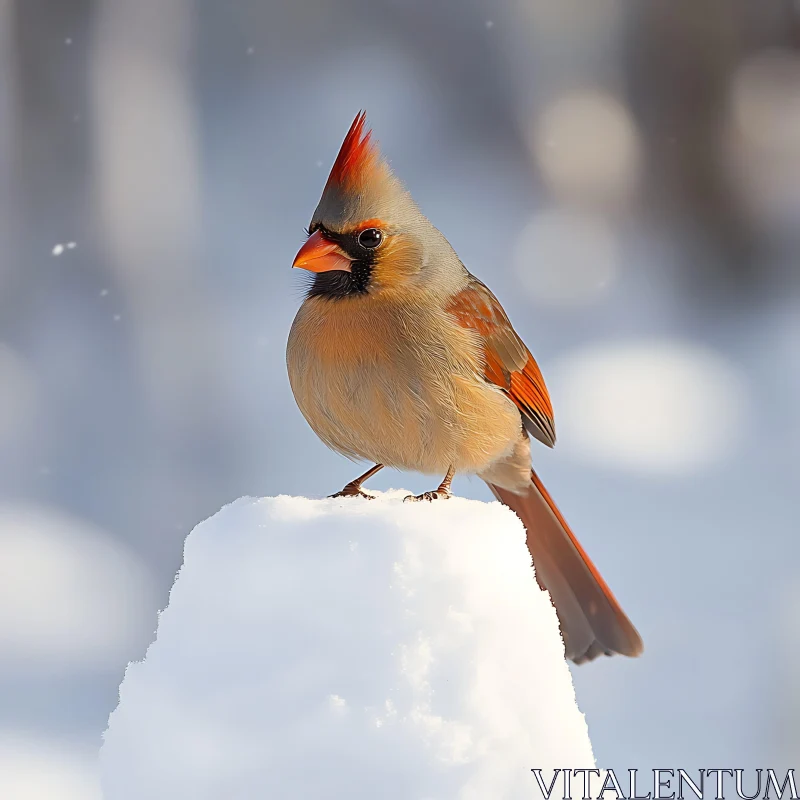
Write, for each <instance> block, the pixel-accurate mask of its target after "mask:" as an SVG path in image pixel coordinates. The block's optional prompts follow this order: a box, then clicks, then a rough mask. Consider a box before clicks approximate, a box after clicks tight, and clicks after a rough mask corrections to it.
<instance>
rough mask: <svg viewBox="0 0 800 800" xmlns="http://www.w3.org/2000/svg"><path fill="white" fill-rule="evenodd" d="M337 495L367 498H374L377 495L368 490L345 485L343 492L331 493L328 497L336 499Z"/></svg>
mask: <svg viewBox="0 0 800 800" xmlns="http://www.w3.org/2000/svg"><path fill="white" fill-rule="evenodd" d="M337 497H363V498H364V499H365V500H374V499H375V496H374V495H371V494H367V493H366V492H363V491H361V489H356V488H350V487H348V486H345V487H344V489H342V491H341V492H336V494H329V495H328V499H329V500H334V499H335V498H337Z"/></svg>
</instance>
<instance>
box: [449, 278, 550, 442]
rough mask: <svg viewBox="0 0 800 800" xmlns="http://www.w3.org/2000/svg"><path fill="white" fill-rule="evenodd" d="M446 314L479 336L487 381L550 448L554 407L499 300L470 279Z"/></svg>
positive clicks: (536, 369)
mask: <svg viewBox="0 0 800 800" xmlns="http://www.w3.org/2000/svg"><path fill="white" fill-rule="evenodd" d="M447 311H448V312H449V313H450V314H452V315H453V316H454V317H455V318H456V320H457V321H458V324H459V325H461V326H462V327H464V328H468V329H469V330H473V331H475V332H476V333H477V334H478V335H479V336H480V338H481V343H482V345H483V354H484V377H485V378H486V380H487V381H489V383H493V384H494V385H495V386H498V387H499V388H500V389H502V390H503V391H504V392H506V394H507V395H508V396H509V397H510V398H511V399H512V400H513V401H514V402H515V403H516V405H517V407H518V408H519V410H520V411H521V412H522V417H523V422H524V424H525V428H526V429H527V430H528V432H529V433H530V434H531V435H533V436H535V437H536V438H537V439H538V440H539V441H540V442H543V443H544V444H546V445H547V446H548V447H552V446H553V445H554V444H555V441H556V433H555V426H554V424H553V407H552V405H551V403H550V395H549V394H548V393H547V387H546V386H545V383H544V378H543V377H542V373H541V371H540V370H539V366H538V364H537V363H536V361H535V360H534V358H533V356H532V355H531V353H530V351H529V350H528V348H527V347H525V345H524V344H523V342H522V340H521V339H520V338H519V336H518V335H517V333H516V331H515V330H514V329H513V328H512V327H511V323H510V322H509V319H508V317H507V316H506V312H505V311H503V307H502V306H501V305H500V302H499V300H498V299H497V298H496V297H495V296H494V295H493V294H492V293H491V292H490V291H489V289H487V288H486V286H484V285H483V284H482V283H481V282H480V281H479V280H478V279H477V278H474V277H472V278H471V279H470V283H469V285H468V286H467V288H466V289H463V290H462V291H461V292H459V293H458V294H457V295H456V296H455V297H454V298H453V299H452V300H451V301H450V304H449V305H448V307H447Z"/></svg>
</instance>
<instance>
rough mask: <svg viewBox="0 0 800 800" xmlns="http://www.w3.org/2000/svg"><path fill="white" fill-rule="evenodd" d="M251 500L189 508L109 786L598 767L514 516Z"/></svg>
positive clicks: (532, 789) (515, 784) (380, 504)
mask: <svg viewBox="0 0 800 800" xmlns="http://www.w3.org/2000/svg"><path fill="white" fill-rule="evenodd" d="M405 494H407V493H406V492H397V491H392V492H388V493H385V494H382V495H380V496H379V497H378V499H376V500H373V501H367V500H363V499H352V498H347V499H337V500H307V499H305V498H296V497H276V498H265V499H262V500H255V499H250V498H244V499H241V500H238V501H236V502H235V503H233V504H231V505H229V506H226V507H225V508H223V509H222V511H220V512H219V513H218V514H216V515H215V516H214V517H212V518H211V519H209V520H207V521H206V522H203V523H201V524H200V525H198V526H197V527H196V528H195V530H194V531H193V532H192V533H191V534H190V536H189V537H188V539H187V541H186V547H185V552H184V565H183V567H182V569H181V571H180V573H179V575H178V578H177V580H176V582H175V586H174V587H173V589H172V593H171V595H170V601H169V606H168V608H167V609H166V610H165V611H164V612H163V613H162V615H161V617H160V620H159V625H158V635H157V639H156V641H155V642H154V643H153V644H152V645H151V647H150V649H149V650H148V652H147V656H146V658H145V660H144V661H143V662H139V663H135V664H131V665H130V666H129V668H128V671H127V673H126V676H125V680H124V682H123V684H122V687H121V690H120V703H119V706H118V707H117V710H116V711H115V712H114V713H113V714H112V715H111V719H110V722H109V727H108V731H107V732H106V736H105V742H104V745H103V748H102V751H101V771H102V780H103V788H104V797H105V800H133V799H134V798H136V800H140V799H141V798H148V800H162V799H163V800H167V799H169V800H175V798H179V797H186V798H192V800H223V799H224V800H251V798H252V799H253V800H255V799H256V798H259V800H260V798H274V799H275V800H293V799H294V798H298V800H300V799H301V798H302V799H303V800H305V799H306V798H308V800H325V799H326V798H331V799H333V798H337V799H338V798H346V799H347V800H360V799H361V798H363V799H364V800H367V799H369V800H374V799H375V798H378V797H380V798H387V799H388V800H395V799H396V800H433V799H434V798H437V799H441V800H451V799H453V798H459V800H488V798H491V800H501V799H502V800H514V799H515V798H532V797H538V796H540V795H539V791H538V788H537V786H536V782H535V778H534V776H533V774H532V773H531V769H532V768H534V767H540V768H542V769H543V770H545V772H544V775H545V776H548V775H549V774H552V773H550V772H549V770H551V769H553V768H555V767H562V768H563V767H570V768H583V767H594V758H593V755H592V748H591V744H590V742H589V737H588V733H587V728H586V723H585V721H584V718H583V715H582V714H581V713H580V711H579V710H578V708H577V705H576V703H575V695H574V692H573V688H572V682H571V677H570V673H569V670H568V668H567V665H566V663H565V661H564V657H563V644H562V642H561V637H560V634H559V631H558V624H557V620H556V615H555V612H554V610H553V608H552V606H551V604H550V601H549V598H548V596H547V594H545V593H543V592H542V591H540V590H539V588H538V586H537V585H536V583H535V581H534V578H533V574H532V569H531V565H530V558H529V556H528V551H527V549H526V547H525V541H524V533H523V529H522V525H521V523H520V522H519V520H518V519H517V518H516V516H514V515H513V514H512V513H511V512H510V511H508V510H507V509H505V508H503V507H502V506H501V505H499V504H498V503H492V504H486V503H480V502H477V501H471V500H464V499H460V498H454V499H452V500H449V501H447V502H442V501H438V502H435V503H432V504H431V503H424V504H423V503H419V504H411V503H403V502H402V497H403V496H404V495H405Z"/></svg>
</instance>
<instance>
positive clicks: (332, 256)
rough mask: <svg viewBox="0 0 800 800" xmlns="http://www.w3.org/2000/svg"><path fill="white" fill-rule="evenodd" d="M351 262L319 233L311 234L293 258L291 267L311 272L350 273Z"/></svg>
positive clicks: (335, 245) (337, 246)
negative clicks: (340, 271) (338, 271)
mask: <svg viewBox="0 0 800 800" xmlns="http://www.w3.org/2000/svg"><path fill="white" fill-rule="evenodd" d="M351 263H352V262H351V260H350V259H349V258H348V257H347V255H345V253H344V251H343V250H342V249H341V248H340V247H339V245H338V244H335V243H334V242H330V241H328V240H327V239H326V238H325V237H324V236H323V235H322V233H320V231H317V232H316V233H312V234H311V236H309V237H308V241H307V242H306V243H305V244H304V245H303V246H302V247H301V248H300V250H299V251H298V253H297V255H296V256H295V257H294V263H293V264H292V266H293V267H300V268H301V269H307V270H309V271H311V272H330V271H331V270H344V271H345V272H350V265H351Z"/></svg>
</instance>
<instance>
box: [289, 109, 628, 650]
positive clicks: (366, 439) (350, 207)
mask: <svg viewBox="0 0 800 800" xmlns="http://www.w3.org/2000/svg"><path fill="white" fill-rule="evenodd" d="M293 266H295V267H301V268H303V269H305V270H309V271H310V272H311V273H313V279H312V282H311V283H310V285H309V289H308V292H307V296H306V298H305V301H304V302H303V304H302V306H301V307H300V310H299V311H298V313H297V316H296V317H295V320H294V323H293V325H292V329H291V333H290V334H289V342H288V347H287V364H288V369H289V380H290V383H291V386H292V391H293V392H294V396H295V399H296V401H297V405H298V406H299V408H300V411H301V412H302V414H303V416H304V417H305V418H306V420H307V421H308V423H309V425H310V426H311V427H312V428H313V430H314V431H315V433H316V434H317V436H319V438H320V439H322V441H323V442H325V444H327V445H328V446H329V447H331V448H333V449H334V450H336V451H338V452H339V453H342V454H344V455H345V456H348V457H350V458H352V459H356V460H366V461H368V462H371V463H373V464H374V466H373V467H372V468H371V469H369V470H368V471H367V472H366V473H364V474H363V475H361V476H360V477H358V478H356V479H355V480H353V481H352V482H350V483H349V484H347V486H345V487H344V489H342V491H341V492H339V493H338V494H337V495H334V497H336V496H344V497H357V496H368V495H366V494H365V493H364V492H363V491H362V488H361V487H362V484H363V483H364V481H366V480H367V479H368V478H369V477H371V476H372V475H374V474H375V473H376V472H377V471H378V470H380V469H381V468H382V467H384V466H388V467H395V468H397V469H405V470H414V471H418V472H423V473H428V474H436V475H443V476H444V478H443V479H442V482H441V484H440V485H439V487H438V488H437V489H435V490H433V491H430V492H425V493H424V494H422V495H419V496H418V497H415V498H407V499H414V500H436V499H445V498H448V497H450V484H451V481H452V480H453V476H454V475H455V474H456V473H457V472H460V473H468V474H469V473H471V474H477V475H478V476H480V477H481V478H482V479H483V480H484V481H486V483H487V484H488V485H489V488H490V489H491V490H492V492H494V494H495V496H496V497H497V499H498V500H500V502H501V503H504V504H505V505H506V506H508V507H509V508H510V509H512V510H513V511H514V512H515V513H516V514H517V515H518V516H519V517H520V519H521V520H522V522H523V523H524V524H525V528H526V530H527V544H528V549H529V550H530V554H531V557H532V559H533V564H534V568H535V574H536V578H537V580H538V582H539V585H540V586H541V587H542V588H543V589H546V590H547V591H548V592H549V593H550V597H551V599H552V602H553V604H554V606H555V608H556V612H557V614H558V617H559V621H560V624H561V632H562V636H563V638H564V643H565V650H566V655H567V657H568V658H570V659H571V660H572V661H574V662H576V663H582V662H584V661H590V660H592V659H594V658H596V657H597V656H599V655H602V654H605V655H612V654H614V653H621V654H623V655H626V656H638V655H639V654H640V653H641V652H642V640H641V638H640V637H639V634H638V633H637V631H636V629H635V628H634V627H633V625H632V624H631V622H630V620H629V619H628V617H627V616H626V615H625V613H624V612H623V611H622V609H621V608H620V606H619V604H618V603H617V601H616V599H615V598H614V595H613V594H611V591H610V590H609V588H608V586H607V585H606V583H605V581H604V580H603V579H602V577H600V573H599V572H598V571H597V568H596V567H595V566H594V564H592V562H591V561H590V560H589V557H588V556H587V555H586V552H585V551H584V549H583V548H582V547H581V545H580V544H579V543H578V540H577V539H576V538H575V536H574V534H573V533H572V531H571V530H570V528H569V526H568V525H567V523H566V521H565V520H564V517H563V516H562V514H561V512H560V511H559V510H558V508H557V507H556V505H555V503H554V502H553V500H552V498H551V497H550V495H549V494H548V492H547V490H546V489H545V488H544V486H543V484H542V482H541V480H540V479H539V476H538V475H537V474H536V472H534V471H533V470H532V469H531V453H530V438H531V437H533V438H534V439H536V440H538V441H539V442H541V443H542V444H545V445H547V446H548V447H552V446H553V445H554V444H555V440H556V434H555V428H554V425H553V409H552V407H551V404H550V397H549V395H548V392H547V388H546V387H545V384H544V380H543V378H542V373H541V372H540V370H539V367H538V366H537V364H536V361H535V360H534V358H533V356H532V355H531V353H530V351H529V350H528V348H527V347H526V346H525V345H524V344H523V342H522V339H520V337H519V335H518V334H517V333H516V331H515V330H514V328H513V327H512V326H511V323H510V322H509V320H508V317H507V316H506V313H505V311H503V308H502V306H501V305H500V303H499V302H498V300H497V298H496V297H495V296H494V295H493V294H492V293H491V291H489V289H488V288H487V287H486V286H485V285H484V284H483V283H482V282H481V281H480V280H478V278H476V277H475V276H474V275H471V274H470V273H469V272H468V271H467V269H466V268H465V267H464V265H463V264H462V263H461V261H460V260H459V258H458V256H457V255H456V253H455V251H454V250H453V248H452V247H451V246H450V243H449V242H448V241H447V239H445V237H444V236H443V235H442V234H441V233H440V232H439V231H438V230H437V229H436V228H435V227H434V226H433V225H432V224H431V223H430V221H429V220H428V219H427V217H425V216H424V215H423V214H422V212H421V211H420V210H419V208H418V207H417V205H416V203H415V202H414V201H413V200H412V198H411V195H410V194H409V193H408V191H407V190H406V189H405V187H404V186H403V185H402V184H401V183H400V181H399V180H398V179H397V178H396V177H395V175H394V174H393V172H392V171H391V169H390V168H389V166H388V164H387V163H386V161H385V160H384V159H383V158H382V156H381V154H380V152H379V150H378V148H377V146H376V144H375V143H374V141H373V140H372V136H371V131H367V130H365V114H364V112H361V113H360V114H359V115H358V116H357V117H356V118H355V120H354V121H353V124H352V126H351V127H350V130H349V131H348V133H347V136H346V137H345V140H344V143H343V144H342V147H341V150H340V151H339V155H338V156H337V158H336V161H335V163H334V165H333V168H332V170H331V173H330V177H329V178H328V181H327V183H326V184H325V188H324V191H323V193H322V198H321V199H320V201H319V205H318V206H317V209H316V211H315V212H314V215H313V216H312V218H311V224H310V225H309V228H308V240H307V241H306V243H305V244H304V245H303V246H302V247H301V248H300V251H299V252H298V253H297V256H296V258H295V260H294V264H293ZM453 544H454V546H457V544H458V543H457V542H454V543H453Z"/></svg>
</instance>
